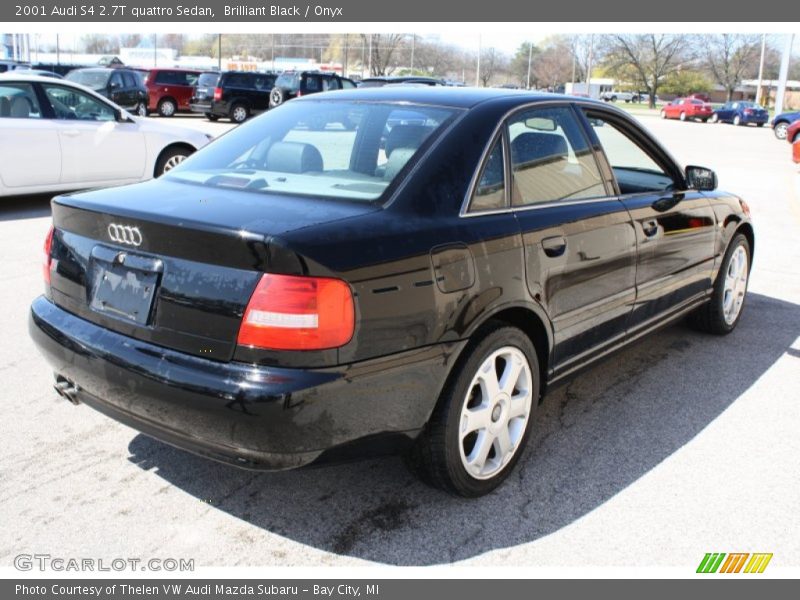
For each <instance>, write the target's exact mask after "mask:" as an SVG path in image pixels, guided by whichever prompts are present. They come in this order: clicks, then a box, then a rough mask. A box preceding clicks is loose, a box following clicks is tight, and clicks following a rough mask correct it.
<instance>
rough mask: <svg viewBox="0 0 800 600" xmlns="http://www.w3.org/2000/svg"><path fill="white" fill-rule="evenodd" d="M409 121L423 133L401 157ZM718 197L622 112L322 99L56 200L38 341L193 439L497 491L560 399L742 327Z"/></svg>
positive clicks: (78, 386)
mask: <svg viewBox="0 0 800 600" xmlns="http://www.w3.org/2000/svg"><path fill="white" fill-rule="evenodd" d="M398 110H403V111H412V112H414V113H421V114H424V115H426V120H425V125H422V126H420V125H399V124H398V125H397V126H395V127H394V128H392V130H391V134H390V139H388V140H387V143H386V147H385V149H384V150H381V149H380V148H379V139H380V137H381V133H382V132H383V130H384V128H385V126H386V122H387V121H388V120H389V119H392V117H393V114H394V113H395V111H398ZM352 112H358V113H360V125H359V127H358V128H357V129H356V130H355V131H353V132H351V131H345V130H343V129H341V128H334V127H327V128H325V129H323V130H322V131H311V130H309V129H308V128H307V127H306V126H305V122H306V121H307V120H309V119H317V118H319V119H328V120H329V121H330V122H331V123H339V122H341V119H342V118H343V117H342V115H345V114H349V113H352ZM590 123H594V125H590ZM715 186H716V176H715V175H714V172H713V171H710V170H709V169H704V168H702V167H695V166H689V167H686V168H685V169H683V168H681V167H680V166H679V165H678V164H677V163H676V162H675V161H674V159H673V158H672V157H671V156H670V155H669V153H668V152H667V151H666V150H665V149H664V148H663V147H662V146H661V145H660V144H659V142H658V141H657V140H656V139H655V138H654V137H653V136H651V135H650V134H649V133H648V132H647V131H646V130H645V129H644V128H643V127H642V126H641V125H640V124H639V123H638V121H636V120H635V119H633V118H632V117H630V116H629V115H627V114H626V113H625V112H624V111H621V110H618V109H616V108H614V107H612V106H608V105H604V104H603V103H601V102H594V101H589V100H579V99H576V98H574V97H568V96H555V95H550V94H546V95H545V94H541V95H539V94H534V93H526V94H520V93H513V92H508V91H505V90H497V89H485V88H482V89H477V88H476V89H471V90H454V89H452V88H429V87H425V88H421V87H409V88H403V87H402V86H397V87H393V88H380V89H365V90H353V91H342V92H339V93H336V94H324V95H321V96H319V97H314V98H301V99H298V100H296V101H293V102H289V103H287V104H286V106H283V107H281V108H280V109H279V110H275V111H270V112H268V113H267V114H265V115H263V116H261V117H260V118H258V119H254V120H253V121H251V122H249V123H246V124H244V125H242V126H240V127H238V128H236V129H234V130H232V131H231V132H229V133H228V134H226V135H224V136H222V137H220V138H219V139H218V140H216V141H215V142H214V143H213V144H211V145H210V146H209V147H208V148H205V149H203V150H201V151H200V152H198V153H197V154H196V155H195V156H193V157H191V158H189V159H188V160H186V161H185V162H184V163H183V164H181V165H179V166H178V167H177V168H175V169H173V170H172V171H171V172H170V173H168V174H166V175H165V176H164V177H160V178H158V179H156V180H154V181H152V182H149V183H144V184H140V185H136V186H128V187H123V188H119V189H114V190H105V191H104V190H99V191H94V192H87V193H83V194H77V195H70V196H61V197H57V198H55V199H54V200H53V229H52V230H51V231H50V233H49V234H48V236H47V240H46V243H45V251H44V278H45V294H44V295H43V296H41V297H39V298H37V299H36V300H35V301H34V302H33V304H32V306H31V313H30V332H31V335H32V337H33V340H34V341H35V343H36V345H37V346H38V347H39V349H40V350H41V352H42V353H43V354H44V356H45V358H46V359H47V361H48V362H49V363H50V365H51V366H52V368H53V369H54V370H55V376H56V389H57V391H58V393H59V394H61V395H62V396H63V397H65V398H67V399H69V400H70V401H72V402H74V403H78V402H82V403H85V404H87V405H89V406H91V407H94V408H96V409H98V410H100V411H101V412H103V413H105V414H106V415H108V416H110V417H112V418H115V419H118V420H120V421H122V422H124V423H126V424H128V425H130V426H132V427H135V428H137V429H139V430H141V431H143V432H144V433H146V434H148V435H151V436H153V437H156V438H159V439H162V440H164V441H167V442H169V443H170V444H173V445H176V446H178V447H181V448H185V449H187V450H191V451H192V452H195V453H198V454H201V455H203V456H206V457H210V458H214V459H217V460H220V461H223V462H226V463H229V464H233V465H236V466H239V467H248V468H255V469H285V468H294V467H300V466H302V465H306V464H310V463H322V462H325V461H332V460H337V459H341V458H344V457H354V456H358V455H364V454H369V453H371V452H374V451H376V450H378V449H379V450H380V451H385V450H386V449H389V448H394V449H395V450H401V449H405V450H406V451H407V452H408V455H407V456H408V462H409V463H410V464H411V465H412V467H413V468H414V469H415V470H417V471H419V472H420V473H422V474H423V476H424V477H425V479H426V480H427V481H429V482H431V483H432V484H434V485H436V486H439V487H441V488H444V489H446V490H448V491H450V492H452V493H455V494H460V495H463V496H479V495H481V494H485V493H487V492H489V491H491V490H492V489H493V488H495V487H496V486H497V485H499V484H500V483H501V482H502V481H503V479H504V478H505V477H507V476H508V474H509V473H510V472H511V470H512V469H513V468H514V465H515V463H516V462H517V460H518V459H519V458H520V455H521V454H522V452H523V449H524V448H525V445H526V442H527V440H528V438H529V437H530V435H531V430H532V429H533V428H534V427H537V426H538V425H537V423H536V413H537V408H538V407H539V404H540V400H541V398H542V395H543V394H544V392H545V390H546V389H547V388H549V387H551V386H554V385H556V384H559V383H563V382H565V381H567V380H568V379H569V378H570V377H573V376H575V375H576V374H577V373H578V371H579V370H581V369H583V368H585V367H587V366H589V365H592V364H595V363H596V361H599V360H600V359H601V358H603V357H605V356H607V355H609V354H610V353H611V352H612V351H613V350H615V349H617V348H620V347H622V346H624V345H626V344H628V343H630V342H633V341H635V340H638V339H639V338H641V337H642V336H643V335H644V334H646V333H648V332H652V331H654V330H656V329H658V328H659V327H661V326H663V325H664V324H666V323H670V322H673V321H675V320H676V319H678V318H680V317H682V316H684V315H691V322H692V323H693V324H694V325H695V326H696V327H698V328H699V329H701V330H703V331H707V332H711V333H716V334H726V333H729V332H731V331H732V330H733V329H734V328H735V327H736V325H737V323H738V322H739V320H740V319H741V316H742V307H743V306H744V303H745V294H746V290H747V282H748V274H749V269H750V262H751V258H752V251H753V235H754V234H753V228H752V224H751V222H750V217H749V211H748V208H747V205H746V204H745V203H744V201H742V200H741V199H739V198H738V197H736V196H733V195H730V194H727V193H724V192H718V191H715V190H714V188H715ZM198 201H199V202H201V204H200V205H198ZM198 206H200V208H198ZM673 358H674V359H675V360H676V361H680V360H681V356H680V355H679V354H676V355H675V356H674V357H673ZM621 376H622V377H624V374H621ZM667 426H668V425H665V427H667ZM665 435H666V434H665Z"/></svg>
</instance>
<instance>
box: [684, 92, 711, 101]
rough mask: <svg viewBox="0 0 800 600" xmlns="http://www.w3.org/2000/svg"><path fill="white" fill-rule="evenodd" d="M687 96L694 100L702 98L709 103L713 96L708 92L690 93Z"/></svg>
mask: <svg viewBox="0 0 800 600" xmlns="http://www.w3.org/2000/svg"><path fill="white" fill-rule="evenodd" d="M686 97H687V98H690V99H693V100H702V101H703V102H708V103H710V102H711V96H709V95H708V94H700V93H694V94H689V95H688V96H686Z"/></svg>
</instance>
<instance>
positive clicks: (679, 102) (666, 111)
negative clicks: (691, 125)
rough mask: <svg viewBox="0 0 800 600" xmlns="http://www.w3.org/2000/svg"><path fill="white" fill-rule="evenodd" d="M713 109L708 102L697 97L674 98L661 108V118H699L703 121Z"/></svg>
mask: <svg viewBox="0 0 800 600" xmlns="http://www.w3.org/2000/svg"><path fill="white" fill-rule="evenodd" d="M713 113H714V109H713V108H711V105H710V104H709V103H708V102H703V101H702V100H698V99H697V98H675V100H673V101H672V102H670V103H669V104H667V105H666V106H665V107H664V108H662V109H661V118H662V119H680V120H681V121H688V120H689V119H699V120H701V121H702V122H703V123H705V122H706V121H708V119H709V118H711V115H712V114H713Z"/></svg>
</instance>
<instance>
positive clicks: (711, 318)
mask: <svg viewBox="0 0 800 600" xmlns="http://www.w3.org/2000/svg"><path fill="white" fill-rule="evenodd" d="M750 252H751V250H750V242H748V241H747V238H746V237H745V236H744V235H743V234H741V233H737V234H736V235H735V236H734V237H733V239H732V240H731V243H730V244H729V245H728V250H727V251H726V252H725V258H724V259H723V261H722V267H721V268H720V270H719V273H718V274H717V279H716V281H715V282H714V292H713V293H712V295H711V300H709V302H707V303H706V304H704V305H703V306H701V307H700V308H699V309H697V310H696V311H695V312H694V313H692V315H691V317H690V319H689V322H690V323H691V324H692V326H694V327H695V329H699V330H700V331H705V332H707V333H715V334H717V335H725V334H728V333H730V332H731V331H733V330H734V328H735V327H736V324H737V323H738V322H739V318H740V317H741V316H742V308H744V300H745V296H746V295H747V283H748V281H749V277H750Z"/></svg>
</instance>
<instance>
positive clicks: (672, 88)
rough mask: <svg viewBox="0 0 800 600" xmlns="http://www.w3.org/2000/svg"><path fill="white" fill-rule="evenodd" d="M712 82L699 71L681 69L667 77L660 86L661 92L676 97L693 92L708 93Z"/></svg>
mask: <svg viewBox="0 0 800 600" xmlns="http://www.w3.org/2000/svg"><path fill="white" fill-rule="evenodd" d="M712 87H713V82H711V81H709V80H708V77H706V75H705V74H704V73H702V72H701V71H698V70H695V69H682V70H681V71H676V72H675V73H671V74H670V75H668V76H667V77H666V78H665V79H664V82H663V83H662V84H661V90H662V91H663V92H665V93H667V94H675V95H676V96H688V95H689V94H692V93H694V92H709V91H711V88H712Z"/></svg>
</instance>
